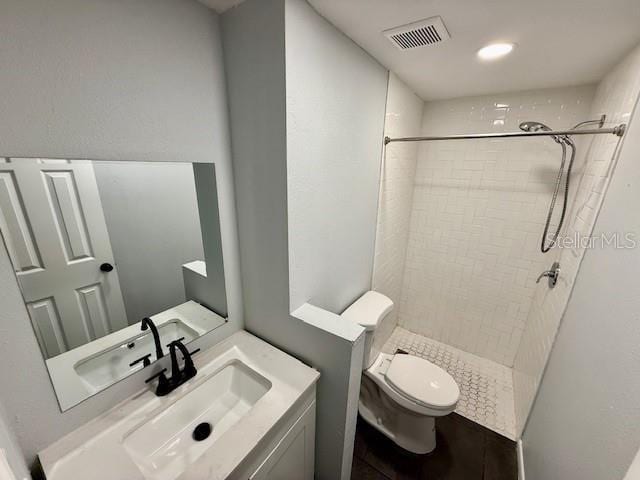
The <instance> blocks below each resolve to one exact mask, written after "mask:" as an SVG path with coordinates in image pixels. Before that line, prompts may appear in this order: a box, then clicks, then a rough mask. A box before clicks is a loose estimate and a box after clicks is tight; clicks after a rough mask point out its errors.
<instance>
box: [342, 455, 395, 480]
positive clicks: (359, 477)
mask: <svg viewBox="0 0 640 480" xmlns="http://www.w3.org/2000/svg"><path fill="white" fill-rule="evenodd" d="M351 480H389V479H388V477H385V476H384V475H382V474H381V473H380V472H379V471H378V470H376V469H375V468H373V467H372V466H371V465H369V464H368V463H367V462H365V461H364V460H361V459H360V458H358V457H354V458H353V466H352V467H351Z"/></svg>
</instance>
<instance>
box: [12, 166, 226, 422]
mask: <svg viewBox="0 0 640 480" xmlns="http://www.w3.org/2000/svg"><path fill="white" fill-rule="evenodd" d="M199 206H200V208H199ZM202 210H206V211H202ZM217 218H218V216H217V192H216V188H215V170H214V167H213V165H209V164H207V165H192V164H189V163H176V164H170V163H152V162H147V163H141V162H100V161H92V160H64V159H46V158H7V157H4V158H1V159H0V230H1V231H2V236H3V239H4V243H5V246H6V249H7V252H8V254H9V256H10V258H11V260H12V262H13V265H14V268H15V272H16V276H17V279H18V283H19V285H20V288H21V290H22V294H23V297H24V301H25V305H26V307H27V309H28V311H29V314H30V317H31V322H32V324H33V330H34V333H35V335H36V338H37V340H38V343H39V345H40V349H41V351H42V354H43V356H44V358H45V361H46V363H47V367H48V368H49V373H50V376H51V379H52V382H53V384H54V388H55V390H56V393H57V395H58V399H59V401H60V405H61V407H62V409H63V410H64V409H66V408H69V407H71V406H73V405H75V404H77V403H78V402H80V401H82V400H83V399H85V398H87V397H88V396H90V395H91V394H93V393H96V392H99V391H100V390H102V389H104V388H106V387H108V386H109V385H111V384H113V383H115V382H116V381H118V380H120V379H122V378H124V377H126V376H127V375H129V374H131V373H133V372H135V371H137V370H139V369H141V368H143V367H144V366H145V365H147V364H149V363H150V362H152V361H154V360H155V359H156V358H155V357H156V355H157V348H156V345H155V342H154V338H153V336H152V335H151V331H150V330H147V331H143V330H142V329H141V320H142V318H145V317H150V318H151V320H152V322H155V324H156V326H157V330H158V332H159V335H158V338H159V341H160V343H161V344H162V345H160V347H161V348H164V349H165V350H166V346H167V344H168V343H170V342H172V341H176V340H180V341H183V342H185V343H186V342H188V341H190V340H193V339H195V338H197V337H198V336H200V335H202V334H204V333H206V332H208V331H210V330H212V329H213V328H216V327H217V326H219V325H221V324H222V323H224V321H225V319H224V316H226V293H225V289H224V275H223V274H224V272H223V263H222V252H221V247H220V232H219V225H218V223H217V220H216V221H215V222H213V221H212V219H217ZM201 221H202V222H201ZM201 223H202V225H203V227H204V228H201ZM214 223H215V225H214ZM145 357H146V358H147V360H148V361H147V360H145V361H144V362H143V361H140V360H141V359H143V360H144V359H145Z"/></svg>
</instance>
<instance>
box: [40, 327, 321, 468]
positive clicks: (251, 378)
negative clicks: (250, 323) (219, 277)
mask: <svg viewBox="0 0 640 480" xmlns="http://www.w3.org/2000/svg"><path fill="white" fill-rule="evenodd" d="M194 362H195V363H196V367H197V368H198V374H197V375H196V376H195V377H194V378H192V379H191V380H189V381H188V382H186V383H185V384H184V385H182V386H180V387H178V388H177V389H175V390H174V391H172V392H171V393H169V394H168V395H165V396H161V397H157V396H156V395H155V394H154V392H153V391H151V390H146V391H143V392H140V393H138V394H136V395H134V396H132V397H131V398H129V399H127V400H125V401H124V402H122V403H120V404H118V405H116V406H115V407H113V408H112V409H111V410H109V411H108V412H105V413H104V414H102V415H100V416H98V417H97V418H95V419H93V420H91V421H90V422H88V423H86V424H85V425H83V426H82V427H80V428H79V429H78V430H76V431H75V432H72V433H70V434H69V435H67V436H65V437H63V438H61V439H60V440H58V441H57V442H56V443H54V444H53V445H50V446H49V447H47V448H46V449H45V450H43V451H42V452H40V453H39V457H40V463H41V464H42V467H43V470H44V473H45V475H46V477H47V479H48V480H72V479H80V478H91V479H92V480H150V479H170V480H313V475H314V447H315V422H316V383H317V381H318V378H319V377H320V373H319V372H318V371H317V370H314V369H313V368H310V367H309V366H307V365H305V364H303V363H302V362H300V361H298V360H296V359H295V358H293V357H291V356H289V355H287V354H286V353H284V352H282V351H280V350H278V349H277V348H275V347H274V346H272V345H269V344H268V343H266V342H264V341H262V340H260V339H259V338H256V337H254V336H253V335H251V334H249V333H248V332H245V331H238V332H235V333H234V334H232V335H231V336H229V337H228V338H227V339H225V340H223V341H222V342H220V343H218V344H216V345H214V346H212V347H211V348H209V349H207V350H205V351H203V352H201V354H200V355H198V356H197V357H196V358H195V359H194ZM207 424H208V425H209V427H211V428H210V429H209V435H207V436H205V437H204V438H196V436H195V432H196V429H198V428H199V427H200V426H203V425H204V426H206V425H207Z"/></svg>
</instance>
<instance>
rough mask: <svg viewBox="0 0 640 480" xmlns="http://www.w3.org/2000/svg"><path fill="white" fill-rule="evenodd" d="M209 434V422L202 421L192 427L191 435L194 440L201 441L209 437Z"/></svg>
mask: <svg viewBox="0 0 640 480" xmlns="http://www.w3.org/2000/svg"><path fill="white" fill-rule="evenodd" d="M209 435H211V424H210V423H207V422H203V423H201V424H199V425H198V426H197V427H196V428H194V429H193V434H192V435H191V436H192V437H193V439H194V440H195V441H196V442H201V441H203V440H206V439H207V438H209Z"/></svg>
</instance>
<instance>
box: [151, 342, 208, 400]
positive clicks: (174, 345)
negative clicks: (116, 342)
mask: <svg viewBox="0 0 640 480" xmlns="http://www.w3.org/2000/svg"><path fill="white" fill-rule="evenodd" d="M177 350H180V353H182V356H183V358H184V366H183V368H182V370H181V369H180V365H179V363H178V353H177ZM199 351H200V349H196V350H194V351H193V352H191V353H189V350H187V347H185V346H184V344H183V343H182V341H181V340H174V341H173V342H171V343H170V344H169V355H171V377H169V378H167V376H166V375H165V372H166V370H167V369H166V368H165V369H163V370H162V371H160V372H159V373H157V374H155V375H154V376H153V377H151V378H149V379H148V380H147V381H146V383H149V382H151V381H152V380H154V379H156V378H157V379H158V387H157V388H156V395H157V396H158V397H163V396H165V395H168V394H169V393H171V392H173V391H174V390H175V389H176V388H178V387H179V386H180V385H182V384H183V383H185V382H186V381H187V380H189V379H191V378H193V377H195V376H196V373H198V370H196V367H195V365H194V364H193V359H192V358H191V355H194V354H196V353H197V352H199Z"/></svg>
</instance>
